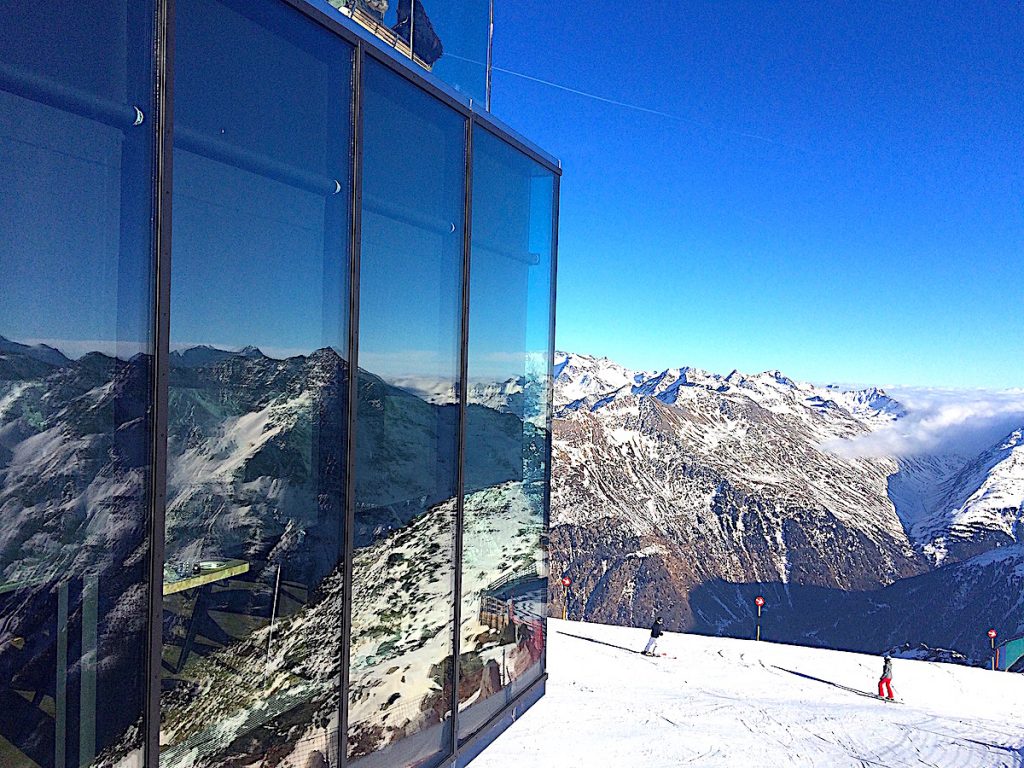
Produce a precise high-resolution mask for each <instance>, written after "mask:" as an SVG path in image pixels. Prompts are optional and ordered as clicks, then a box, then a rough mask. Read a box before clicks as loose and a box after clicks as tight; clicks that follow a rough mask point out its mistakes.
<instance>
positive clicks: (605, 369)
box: [552, 353, 1024, 652]
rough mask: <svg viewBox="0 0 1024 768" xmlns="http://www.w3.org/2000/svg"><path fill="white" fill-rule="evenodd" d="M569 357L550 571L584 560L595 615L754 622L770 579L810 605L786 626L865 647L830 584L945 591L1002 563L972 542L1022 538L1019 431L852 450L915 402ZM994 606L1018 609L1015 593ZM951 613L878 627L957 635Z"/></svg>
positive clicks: (586, 603)
mask: <svg viewBox="0 0 1024 768" xmlns="http://www.w3.org/2000/svg"><path fill="white" fill-rule="evenodd" d="M555 370H556V372H557V374H558V378H557V379H556V383H555V406H556V421H555V424H554V448H553V452H554V458H553V467H554V475H553V489H552V551H553V567H552V573H553V574H555V575H561V573H562V572H563V571H564V572H567V573H569V575H570V576H572V577H573V578H574V589H573V592H572V594H571V595H570V600H569V607H570V612H571V613H576V614H577V615H578V616H580V617H585V618H593V619H595V620H599V621H612V622H618V623H627V624H632V623H638V622H639V623H642V622H643V621H649V616H650V614H651V612H652V611H655V610H660V611H662V612H663V613H665V615H666V617H668V618H670V619H671V620H672V621H673V622H674V623H675V625H676V626H677V627H679V628H681V629H690V630H695V631H707V632H715V633H735V632H740V631H741V630H742V631H747V630H748V629H749V626H750V624H749V622H750V616H751V612H752V604H747V603H746V602H744V601H745V600H747V599H749V600H750V601H752V599H753V595H750V596H748V597H743V596H744V595H745V592H746V591H747V589H746V587H747V586H748V585H755V586H756V589H759V590H761V591H765V590H768V589H769V588H771V591H772V592H773V597H775V591H776V589H777V590H778V594H779V595H783V596H784V597H785V601H786V603H787V604H789V605H791V607H792V608H793V610H802V609H804V608H806V609H807V610H810V611H811V624H807V622H793V621H791V622H790V623H789V626H790V627H791V628H792V636H788V635H787V639H790V640H800V641H805V642H822V643H832V644H835V645H837V646H840V647H857V646H856V643H857V642H860V641H862V640H863V634H861V636H860V637H858V633H857V632H856V631H855V630H854V629H853V628H849V629H848V630H840V629H838V627H839V626H840V625H841V622H838V623H837V622H836V621H835V617H833V616H832V615H831V611H830V609H829V608H828V604H829V603H830V602H831V603H835V604H837V605H838V604H839V602H843V603H844V604H847V605H852V602H851V600H850V599H849V596H851V595H872V594H875V593H877V592H879V591H882V590H884V591H886V592H887V594H901V593H900V589H899V588H898V587H897V585H901V584H905V583H914V584H919V585H925V586H924V587H920V586H919V587H916V588H915V589H916V590H917V591H916V592H915V594H917V598H918V599H919V598H920V595H919V594H918V592H919V590H920V589H927V590H932V591H935V592H936V594H935V595H933V596H932V597H930V598H929V599H934V600H936V601H937V600H939V595H938V593H939V592H941V591H943V590H956V589H960V588H961V586H962V585H963V584H966V583H974V582H977V581H978V580H979V579H980V580H982V581H984V580H985V579H986V578H988V576H989V575H991V573H992V572H993V568H992V567H987V566H984V565H983V564H979V563H978V562H975V560H974V559H973V558H975V557H976V556H979V555H984V554H985V553H987V552H989V551H990V550H992V549H994V548H999V547H1009V546H1010V545H1014V544H1015V543H1016V540H1017V539H1016V528H1017V524H1018V521H1019V519H1020V517H1021V504H1022V502H1024V470H1022V467H1021V465H1020V461H1021V455H1022V454H1021V449H1020V443H1021V438H1020V433H1019V432H1015V433H1014V434H1011V435H1009V436H1007V437H1006V438H1005V439H1003V440H1001V441H1000V442H999V444H998V445H994V446H992V448H991V449H990V450H989V451H987V452H985V453H984V454H983V455H982V456H979V457H977V458H976V459H973V460H967V461H965V460H963V459H962V458H957V457H952V456H925V457H912V458H906V457H900V456H878V457H863V456H854V455H852V454H851V455H846V454H845V453H843V452H842V451H837V450H834V449H833V448H832V447H831V446H835V445H837V444H839V445H841V444H842V442H843V441H845V440H850V439H852V438H857V437H859V436H863V435H865V434H869V433H871V432H873V431H876V430H882V429H886V428H892V426H893V425H894V424H896V423H897V422H899V420H900V419H902V418H904V417H905V416H906V415H907V411H906V409H905V407H904V406H903V405H902V404H901V403H899V402H898V401H896V400H895V399H894V398H892V397H890V396H889V395H888V394H887V393H885V392H884V391H883V390H881V389H877V388H872V389H865V390H857V391H851V390H844V389H841V388H839V387H834V386H826V387H821V386H816V385H811V384H805V383H799V382H795V381H793V380H792V379H790V378H788V377H787V376H785V375H784V374H782V373H781V372H779V371H767V372H764V373H760V374H756V375H747V374H742V373H740V372H738V371H733V372H731V373H730V374H728V375H725V376H723V375H719V374H713V373H709V372H707V371H703V370H700V369H695V368H685V367H684V368H671V369H667V370H664V371H659V372H642V371H631V370H629V369H627V368H625V367H623V366H619V365H617V364H615V363H614V362H612V361H609V360H607V359H598V358H593V357H588V356H584V355H575V354H567V353H559V354H558V355H557V356H556V361H555ZM941 565H945V566H947V567H948V568H949V569H950V570H949V571H943V570H942V569H941V568H938V566H941ZM940 571H941V572H942V573H941V575H939V576H936V575H935V574H937V573H939V572H940ZM1004 571H1005V572H1004V573H1003V578H1004V580H1005V579H1006V578H1010V579H1011V580H1012V577H1011V576H1010V574H1011V573H1012V572H1013V569H1008V570H1006V569H1004ZM914 579H920V580H921V581H919V582H918V581H913V580H914ZM1011 586H1012V585H1010V584H1009V583H1007V584H1006V587H1007V588H1011ZM968 592H969V590H968ZM964 594H965V595H966V593H964ZM822 595H829V597H828V600H826V602H825V603H824V604H823V603H822V602H821V601H822V600H823V599H824V598H823V597H822ZM552 599H553V601H555V602H558V603H560V601H561V593H560V590H559V589H558V588H557V587H555V588H553V591H552ZM901 599H903V598H901ZM965 599H967V598H966V597H965ZM1004 602H1005V601H1004ZM778 603H779V600H778V599H775V604H776V605H778ZM801 606H802V607H803V608H801ZM858 606H859V607H858V608H857V610H858V611H860V610H867V607H866V606H867V603H863V604H861V603H858ZM1000 606H1002V607H1000ZM989 608H990V609H991V611H993V612H996V613H999V612H1000V611H1003V613H1004V614H1005V616H1006V617H1007V621H1011V620H1012V621H1013V623H1014V626H1015V627H1016V624H1017V619H1016V618H1012V619H1011V618H1010V612H1011V607H1010V606H1009V605H1005V606H1003V605H1002V603H998V602H997V604H992V605H990V606H989ZM811 609H813V610H811ZM854 613H855V614H856V613H857V611H854ZM911 613H913V615H918V614H917V612H916V611H911ZM936 616H938V619H937V620H936V621H934V622H931V623H932V625H933V626H931V627H930V628H924V629H922V634H921V636H912V635H902V636H898V637H894V638H892V642H888V640H889V639H890V638H888V637H879V638H878V641H879V642H883V641H884V642H883V645H884V647H891V646H893V645H898V644H901V643H903V642H910V641H912V642H915V643H916V642H928V643H929V644H930V645H939V646H942V647H954V646H953V645H952V644H951V643H949V642H946V640H947V639H948V638H949V636H950V634H956V632H954V631H953V630H954V624H955V616H956V614H955V612H954V611H952V610H951V609H950V608H948V607H947V608H945V609H939V610H938V611H937V612H936ZM815 621H817V623H818V624H821V625H823V626H817V625H816V624H815ZM797 624H799V625H800V626H799V629H798V627H797ZM825 626H834V628H835V632H838V634H834V635H833V636H830V637H831V639H829V640H826V636H827V635H828V631H827V630H826V629H825ZM1020 628H1021V629H1024V626H1021V627H1020ZM957 629H958V628H957ZM946 630H949V631H946ZM902 631H904V632H911V631H912V628H911V627H904V628H903V630H902ZM844 632H845V633H846V635H849V636H846V635H844V634H843V633H844ZM944 632H945V634H943V633H944ZM959 641H960V642H962V643H963V642H967V639H966V638H963V637H959ZM872 642H875V640H874V638H872ZM971 642H973V641H971ZM886 643H887V644H886ZM881 647H882V646H880V648H881ZM860 649H862V650H872V649H868V648H864V647H862V646H861V647H860ZM965 650H967V651H971V650H974V651H975V652H982V650H983V649H980V648H974V647H973V646H972V647H971V648H967V649H965Z"/></svg>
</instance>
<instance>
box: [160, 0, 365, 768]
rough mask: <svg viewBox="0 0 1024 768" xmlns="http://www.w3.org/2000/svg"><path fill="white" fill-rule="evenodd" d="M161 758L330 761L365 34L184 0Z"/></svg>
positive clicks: (265, 8) (338, 653) (241, 0)
mask: <svg viewBox="0 0 1024 768" xmlns="http://www.w3.org/2000/svg"><path fill="white" fill-rule="evenodd" d="M175 61H176V67H175V145H174V190H175V197H174V232H173V240H172V242H173V249H174V254H173V266H172V282H171V291H172V293H171V369H170V391H169V417H168V421H169V424H168V482H167V485H168V488H167V528H166V537H167V549H166V564H165V566H164V586H163V591H164V635H163V640H164V646H163V694H162V699H161V715H162V718H161V755H160V764H161V766H164V768H192V767H193V766H227V765H232V766H234V765H238V766H241V765H245V766H267V768H269V767H270V766H285V765H287V766H292V765H296V766H306V765H325V764H328V762H327V761H329V762H330V764H333V763H334V762H335V760H336V754H337V752H338V746H339V745H338V740H337V729H338V718H337V715H338V710H339V703H340V666H341V659H342V642H341V639H342V632H341V626H342V617H343V600H342V581H343V576H342V561H343V549H344V542H343V537H342V531H343V521H344V496H345V491H344V489H345V441H346V437H345V427H346V410H347V407H346V406H347V385H346V382H347V376H348V372H347V371H348V366H347V363H346V361H345V355H346V352H347V349H346V345H347V336H348V317H347V306H348V303H347V302H348V285H347V275H348V269H349V267H348V264H349V257H348V252H347V241H348V232H349V213H348V211H349V201H350V185H349V177H350V154H351V146H350V145H351V127H350V120H351V93H352V82H351V81H352V49H351V47H350V46H349V45H348V44H346V43H345V42H344V41H342V40H341V39H339V38H337V37H335V36H334V35H332V34H330V33H329V32H327V31H326V30H324V29H323V28H321V27H320V26H318V25H316V24H314V23H313V22H311V21H309V20H308V19H306V17H304V16H303V15H301V14H299V13H297V12H296V11H294V10H293V9H291V8H288V7H287V6H286V5H285V4H284V3H280V2H277V0H255V1H254V0H177V40H176V52H175Z"/></svg>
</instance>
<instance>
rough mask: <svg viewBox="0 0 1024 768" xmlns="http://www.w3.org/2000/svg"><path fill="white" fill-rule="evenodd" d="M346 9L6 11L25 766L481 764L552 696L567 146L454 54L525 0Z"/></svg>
mask: <svg viewBox="0 0 1024 768" xmlns="http://www.w3.org/2000/svg"><path fill="white" fill-rule="evenodd" d="M338 4H339V3H332V4H331V5H329V4H328V3H327V2H324V1H323V0H104V1H103V2H99V0H86V2H70V0H59V2H57V3H56V4H54V3H47V4H43V5H41V4H39V3H38V2H33V1H30V0H9V1H8V2H6V3H4V4H3V5H2V6H0V27H2V28H3V30H4V34H3V35H2V36H0V234H2V236H0V274H2V275H3V277H2V283H0V285H2V288H0V764H2V765H3V766H4V768H35V767H37V766H38V767H40V768H71V767H72V766H76V767H78V766H94V767H95V768H101V767H102V768H114V767H115V766H116V767H117V768H142V767H143V766H145V767H146V768H191V767H192V766H202V767H203V768H215V767H217V766H239V765H245V766H252V767H256V768H259V767H265V768H270V767H271V766H274V767H275V768H325V767H329V768H338V766H353V767H354V766H360V768H362V767H363V766H365V767H367V768H370V767H372V766H381V767H383V766H387V767H388V768H412V767H413V766H415V767H417V768H427V767H428V766H456V765H459V766H461V765H465V764H466V763H468V762H469V761H470V760H471V759H472V758H473V757H474V756H475V755H476V754H478V753H479V752H480V751H481V750H482V749H483V748H484V747H485V746H486V745H487V744H488V743H489V742H490V741H492V740H493V739H494V738H495V737H496V735H497V734H498V733H500V732H501V731H502V730H503V729H504V728H505V727H507V725H508V724H509V723H510V722H511V721H512V719H513V718H514V717H515V716H516V715H517V714H518V713H519V712H521V711H522V710H523V709H525V708H526V707H528V706H530V705H531V704H532V703H533V702H534V701H536V699H537V698H538V697H540V696H541V695H542V694H543V691H544V684H545V667H544V664H545V642H546V622H545V619H544V617H545V615H546V613H547V610H546V604H545V601H546V581H547V568H548V565H547V550H546V541H547V527H548V508H549V493H550V455H551V386H552V377H551V370H552V366H551V361H552V354H553V347H552V344H553V328H554V323H553V312H554V308H553V303H552V297H553V278H554V270H555V260H556V255H555V244H556V231H557V211H558V180H559V174H560V170H559V166H558V163H557V161H555V160H553V159H552V158H551V157H549V156H548V155H547V154H545V153H543V152H542V151H540V150H538V149H536V148H535V147H533V146H532V145H531V144H530V143H529V142H527V141H525V140H524V139H521V138H520V137H518V136H516V135H515V134H513V133H511V132H510V131H509V130H508V129H507V128H505V127H504V126H502V125H501V124H500V123H498V122H497V121H495V120H494V119H493V118H492V117H491V115H490V114H488V113H487V112H486V111H483V110H481V109H480V105H481V104H482V103H484V99H485V93H486V88H487V85H486V72H485V70H484V68H482V67H480V66H479V65H474V66H475V68H473V67H469V66H468V65H467V66H463V65H462V64H465V62H462V64H457V63H455V61H456V60H454V59H453V60H452V61H446V59H445V57H444V53H443V51H444V46H445V44H446V43H447V42H452V43H453V50H454V44H455V43H457V44H458V46H459V48H458V49H459V50H460V51H463V52H468V55H467V56H466V57H464V58H472V59H474V60H476V59H478V58H479V60H480V61H483V60H484V59H485V57H486V48H487V46H488V44H489V35H490V23H489V8H488V3H486V2H484V3H481V2H471V3H468V4H467V3H454V2H446V1H445V0H433V2H431V3H430V7H429V21H430V24H429V29H430V31H431V34H433V35H434V36H435V37H436V41H432V40H426V41H425V42H424V43H422V44H421V43H420V42H419V41H420V40H421V39H422V38H421V37H420V35H425V34H426V31H427V29H428V27H427V26H426V25H425V24H424V23H423V22H422V20H421V17H422V15H423V14H424V13H425V12H426V11H427V10H428V9H427V8H426V7H425V6H424V5H423V4H422V3H421V2H420V0H415V2H410V0H404V2H402V1H401V0H399V1H398V2H394V3H391V7H390V8H388V7H387V6H388V4H387V3H383V4H382V3H369V0H367V2H366V3H362V2H359V3H344V12H342V11H340V10H338V9H337V8H335V7H333V5H338ZM367 4H369V5H374V6H375V7H376V8H377V10H379V11H380V12H381V24H382V25H384V26H385V27H386V28H387V29H388V30H389V32H388V33H387V34H385V33H384V32H383V31H381V30H377V34H376V35H373V34H370V33H369V31H368V30H369V29H370V26H372V25H369V26H368V24H367V23H366V18H363V17H360V19H357V20H356V21H358V22H359V23H356V22H355V21H353V18H354V16H356V15H358V14H357V11H359V12H360V13H362V12H365V11H366V8H362V6H364V5H367ZM357 6H359V7H358V8H357ZM360 8H361V9H362V10H361V11H360ZM392 13H393V14H394V15H395V17H394V19H391V17H390V14H392ZM417 29H418V30H419V31H418V32H417V31H416V30H417ZM403 41H404V48H403ZM427 66H430V67H431V68H432V72H430V71H427V69H426V67H427ZM470 97H472V99H471V98H470Z"/></svg>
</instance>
